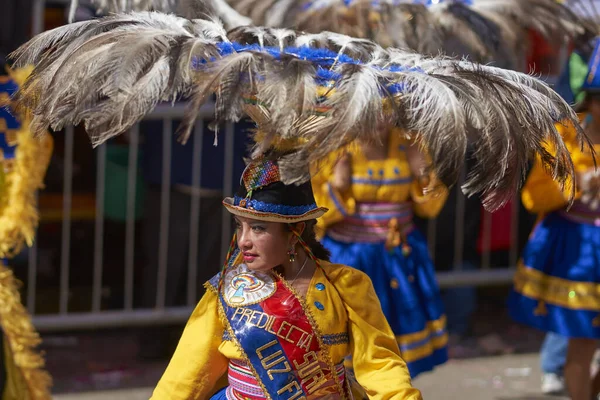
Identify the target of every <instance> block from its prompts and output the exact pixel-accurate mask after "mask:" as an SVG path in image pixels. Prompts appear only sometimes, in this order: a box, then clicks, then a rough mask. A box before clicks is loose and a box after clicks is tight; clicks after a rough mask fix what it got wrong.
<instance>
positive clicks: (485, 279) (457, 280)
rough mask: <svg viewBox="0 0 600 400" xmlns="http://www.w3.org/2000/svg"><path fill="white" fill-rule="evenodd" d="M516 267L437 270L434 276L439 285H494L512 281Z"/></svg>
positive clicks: (444, 286) (443, 286)
mask: <svg viewBox="0 0 600 400" xmlns="http://www.w3.org/2000/svg"><path fill="white" fill-rule="evenodd" d="M515 271H516V269H515V268H513V267H511V268H508V267H507V268H501V269H500V268H498V269H486V270H479V271H477V270H475V271H450V272H438V273H436V277H437V280H438V283H439V285H440V287H442V288H447V287H458V286H496V285H506V284H510V283H511V282H512V281H513V275H514V274H515Z"/></svg>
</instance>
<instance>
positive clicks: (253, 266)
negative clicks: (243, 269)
mask: <svg viewBox="0 0 600 400" xmlns="http://www.w3.org/2000/svg"><path fill="white" fill-rule="evenodd" d="M244 264H246V266H247V267H248V269H249V270H251V271H257V272H268V271H270V270H272V269H273V267H269V266H267V265H265V264H263V263H261V262H258V261H257V260H254V261H251V262H245V263H244Z"/></svg>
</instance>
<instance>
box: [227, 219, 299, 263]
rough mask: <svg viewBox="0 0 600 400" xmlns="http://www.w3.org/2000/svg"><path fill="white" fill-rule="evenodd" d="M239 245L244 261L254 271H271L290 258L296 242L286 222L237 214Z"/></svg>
mask: <svg viewBox="0 0 600 400" xmlns="http://www.w3.org/2000/svg"><path fill="white" fill-rule="evenodd" d="M235 224H236V233H237V245H238V247H239V248H240V251H241V252H242V256H243V260H244V263H245V264H246V265H247V266H248V268H250V269H251V270H254V271H263V272H265V271H269V270H271V269H273V268H275V267H277V266H278V265H282V264H284V263H285V262H286V261H287V260H288V259H289V256H288V254H287V253H288V251H289V249H290V248H291V247H292V246H293V245H294V244H295V239H294V238H293V234H292V232H290V231H289V230H288V229H286V227H285V224H282V223H278V222H264V221H259V220H256V219H250V218H244V217H239V216H235Z"/></svg>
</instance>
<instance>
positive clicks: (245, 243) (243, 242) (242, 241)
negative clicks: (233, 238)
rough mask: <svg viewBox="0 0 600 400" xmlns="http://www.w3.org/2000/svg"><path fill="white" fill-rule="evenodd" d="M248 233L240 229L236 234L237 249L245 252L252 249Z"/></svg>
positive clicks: (246, 230)
mask: <svg viewBox="0 0 600 400" xmlns="http://www.w3.org/2000/svg"><path fill="white" fill-rule="evenodd" d="M249 233H250V232H249V231H248V229H244V228H242V229H240V231H239V232H238V247H239V248H240V249H243V250H246V249H249V248H250V247H252V242H251V241H250V234H249Z"/></svg>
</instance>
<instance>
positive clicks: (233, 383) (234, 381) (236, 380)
mask: <svg viewBox="0 0 600 400" xmlns="http://www.w3.org/2000/svg"><path fill="white" fill-rule="evenodd" d="M228 380H229V388H228V389H227V391H228V392H231V394H232V395H233V396H234V397H233V398H234V399H244V400H246V399H264V398H265V394H264V392H263V390H262V388H261V387H260V385H259V384H258V381H257V380H256V378H255V377H254V375H253V374H252V370H251V369H250V368H249V367H248V366H247V365H246V364H244V363H241V362H239V361H236V360H230V361H229V375H228Z"/></svg>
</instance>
